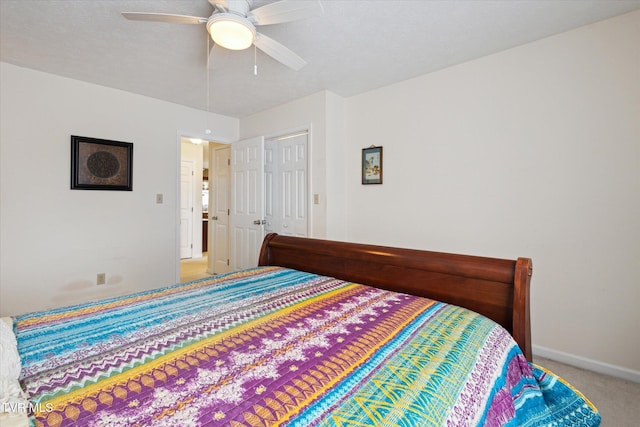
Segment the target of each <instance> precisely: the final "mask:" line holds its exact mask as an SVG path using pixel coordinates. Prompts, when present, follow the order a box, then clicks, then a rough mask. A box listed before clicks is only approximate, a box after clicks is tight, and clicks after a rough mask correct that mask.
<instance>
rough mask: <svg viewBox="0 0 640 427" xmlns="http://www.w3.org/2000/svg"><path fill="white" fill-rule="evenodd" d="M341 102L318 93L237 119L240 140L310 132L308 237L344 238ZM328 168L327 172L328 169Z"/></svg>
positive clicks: (333, 96)
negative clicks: (313, 200)
mask: <svg viewBox="0 0 640 427" xmlns="http://www.w3.org/2000/svg"><path fill="white" fill-rule="evenodd" d="M344 103H345V101H344V99H343V98H341V97H339V96H337V95H335V94H333V93H331V92H327V91H324V92H318V93H316V94H313V95H310V96H307V97H305V98H301V99H299V100H296V101H293V102H290V103H287V104H284V105H282V106H279V107H276V108H272V109H270V110H267V111H264V112H261V113H257V114H254V115H252V116H249V117H245V118H243V119H240V137H241V139H245V138H250V137H252V136H258V135H264V136H274V135H283V134H285V133H287V132H289V131H292V130H300V129H307V128H309V129H310V130H311V136H310V139H309V147H310V149H309V153H310V158H311V168H310V169H311V170H310V185H311V190H310V191H309V194H311V195H312V197H313V194H318V202H319V203H318V204H317V205H312V209H311V217H310V219H311V227H310V229H311V230H310V231H311V232H310V237H315V238H326V237H329V238H333V239H340V238H344V237H345V228H344V224H345V216H344V212H343V211H341V209H342V208H343V207H344V191H343V182H344V180H343V177H344V171H345V168H344V166H343V165H344V161H345V159H344V151H343V150H344V136H345V132H344V126H345V124H344V119H345V116H344ZM329 169H330V170H329Z"/></svg>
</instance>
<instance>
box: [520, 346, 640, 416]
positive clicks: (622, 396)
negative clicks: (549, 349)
mask: <svg viewBox="0 0 640 427" xmlns="http://www.w3.org/2000/svg"><path fill="white" fill-rule="evenodd" d="M533 362H534V363H535V364H537V365H540V366H543V367H544V368H545V369H547V370H549V371H551V372H553V373H554V374H556V375H559V376H560V377H562V378H564V379H565V380H566V381H567V382H569V384H571V385H572V386H573V387H575V388H577V389H578V390H580V392H581V393H582V394H584V395H585V397H586V398H587V399H589V400H590V401H591V403H593V404H594V405H595V407H596V408H598V411H599V412H600V415H601V416H602V424H601V426H602V427H637V426H640V402H639V400H640V384H639V383H635V382H632V381H625V380H623V379H620V378H615V377H610V376H607V375H602V374H598V373H596V372H591V371H587V370H585V369H580V368H576V367H573V366H569V365H565V364H564V363H560V362H556V361H554V360H550V359H545V358H542V357H535V356H534V358H533Z"/></svg>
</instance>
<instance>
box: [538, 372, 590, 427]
mask: <svg viewBox="0 0 640 427" xmlns="http://www.w3.org/2000/svg"><path fill="white" fill-rule="evenodd" d="M530 365H531V370H532V373H533V376H534V377H535V379H536V381H537V382H538V386H539V387H540V391H541V393H542V398H543V399H544V402H545V405H546V407H547V409H548V410H549V412H550V415H551V419H553V420H555V421H554V422H553V423H549V422H548V419H547V420H539V421H540V422H538V420H536V418H535V417H531V418H529V420H528V421H529V422H528V423H527V424H526V426H532V427H533V426H575V427H582V426H593V427H597V426H599V425H600V423H601V421H602V417H601V416H600V413H599V412H598V410H597V409H596V407H595V406H594V405H593V404H592V403H591V402H590V401H589V400H588V399H587V398H586V397H585V396H584V395H583V394H582V393H580V392H579V391H578V390H577V389H575V388H574V387H573V386H571V385H570V384H569V383H568V382H566V381H565V380H564V379H562V378H561V377H559V376H557V375H555V374H554V373H552V372H550V371H548V370H546V369H545V368H543V367H542V366H538V365H535V364H533V363H531V364H530Z"/></svg>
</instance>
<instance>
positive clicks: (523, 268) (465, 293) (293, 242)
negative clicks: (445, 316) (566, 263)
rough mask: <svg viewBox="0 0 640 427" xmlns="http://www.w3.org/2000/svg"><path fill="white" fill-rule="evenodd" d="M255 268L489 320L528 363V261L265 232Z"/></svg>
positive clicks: (529, 280) (529, 350) (530, 264)
mask: <svg viewBox="0 0 640 427" xmlns="http://www.w3.org/2000/svg"><path fill="white" fill-rule="evenodd" d="M258 264H259V265H271V266H280V267H288V268H293V269H296V270H301V271H307V272H310V273H316V274H321V275H325V276H331V277H335V278H338V279H342V280H347V281H350V282H355V283H361V284H365V285H370V286H375V287H378V288H382V289H387V290H391V291H396V292H403V293H408V294H413V295H418V296H422V297H426V298H431V299H435V300H438V301H442V302H447V303H450V304H455V305H459V306H461V307H465V308H468V309H470V310H473V311H475V312H477V313H480V314H483V315H485V316H486V317H489V318H490V319H492V320H494V321H495V322H497V323H499V324H500V325H502V326H503V327H504V328H505V329H507V330H508V331H509V332H510V333H511V334H512V335H513V337H514V339H515V340H516V342H517V343H518V345H519V346H520V348H521V349H522V352H523V353H524V355H525V357H526V358H527V360H529V361H531V357H532V355H531V324H530V313H529V286H530V283H531V273H532V263H531V259H529V258H518V259H517V260H516V261H514V260H506V259H498V258H485V257H479V256H470V255H457V254H447V253H441V252H429V251H421V250H415V249H402V248H393V247H387V246H375V245H364V244H357V243H347V242H337V241H330V240H320V239H308V238H301V237H291V236H280V235H278V234H275V233H271V234H268V235H267V236H266V237H265V239H264V241H263V242H262V249H261V251H260V258H259V261H258Z"/></svg>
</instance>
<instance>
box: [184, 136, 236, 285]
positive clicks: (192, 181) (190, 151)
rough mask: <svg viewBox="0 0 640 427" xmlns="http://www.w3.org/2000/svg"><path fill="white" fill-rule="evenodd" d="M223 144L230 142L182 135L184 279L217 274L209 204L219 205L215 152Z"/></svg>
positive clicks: (225, 145) (189, 279) (224, 145)
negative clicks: (212, 262) (213, 263)
mask: <svg viewBox="0 0 640 427" xmlns="http://www.w3.org/2000/svg"><path fill="white" fill-rule="evenodd" d="M219 147H228V145H227V144H221V143H217V142H213V141H203V140H201V139H198V138H186V137H182V138H181V139H180V226H179V239H178V240H179V242H180V243H179V246H180V247H179V251H180V262H179V269H180V270H179V281H180V282H187V281H191V280H197V279H202V278H205V277H209V276H212V275H213V274H214V270H213V269H212V268H210V259H209V258H210V256H211V255H212V246H213V244H214V243H215V241H214V240H212V238H211V229H210V224H211V216H212V215H211V213H210V209H209V207H213V206H215V204H212V199H214V200H215V198H216V190H217V188H216V187H215V186H213V185H212V184H213V183H212V180H211V179H212V176H211V175H212V174H215V169H216V168H215V164H214V163H213V162H212V160H213V159H214V158H215V157H214V156H213V154H212V152H213V151H214V150H216V149H218V148H219ZM211 166H214V167H211ZM225 192H226V193H228V191H226V190H225ZM216 273H217V272H216Z"/></svg>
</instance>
